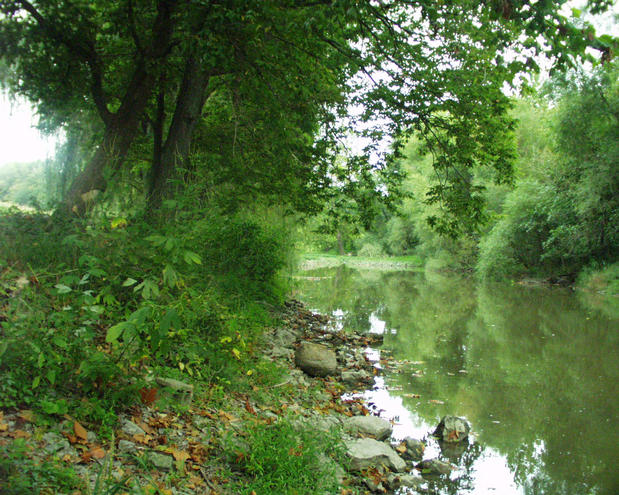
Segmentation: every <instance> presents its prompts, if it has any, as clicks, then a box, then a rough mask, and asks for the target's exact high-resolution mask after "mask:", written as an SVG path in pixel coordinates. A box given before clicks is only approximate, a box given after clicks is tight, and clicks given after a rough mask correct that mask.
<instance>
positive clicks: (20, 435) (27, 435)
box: [9, 430, 32, 438]
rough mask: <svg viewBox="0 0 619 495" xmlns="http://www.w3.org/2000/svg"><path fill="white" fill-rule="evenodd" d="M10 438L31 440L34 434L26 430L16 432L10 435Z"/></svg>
mask: <svg viewBox="0 0 619 495" xmlns="http://www.w3.org/2000/svg"><path fill="white" fill-rule="evenodd" d="M9 436H10V437H11V438H30V437H31V436H32V434H31V433H28V432H27V431H24V430H15V431H12V432H11V433H9Z"/></svg>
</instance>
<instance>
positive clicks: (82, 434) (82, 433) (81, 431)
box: [73, 421, 88, 441]
mask: <svg viewBox="0 0 619 495" xmlns="http://www.w3.org/2000/svg"><path fill="white" fill-rule="evenodd" d="M73 431H74V432H75V435H76V436H77V437H78V438H81V439H82V440H84V441H86V440H88V432H87V431H86V429H85V428H84V427H83V426H82V425H81V424H79V423H78V422H77V421H74V422H73Z"/></svg>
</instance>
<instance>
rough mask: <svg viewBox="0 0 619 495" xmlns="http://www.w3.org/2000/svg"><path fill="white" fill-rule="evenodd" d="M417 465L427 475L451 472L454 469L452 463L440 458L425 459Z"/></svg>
mask: <svg viewBox="0 0 619 495" xmlns="http://www.w3.org/2000/svg"><path fill="white" fill-rule="evenodd" d="M415 467H416V468H417V469H420V470H421V474H425V475H439V474H449V473H451V470H452V469H453V468H452V466H451V464H449V463H448V462H443V461H439V460H438V459H425V460H423V461H421V462H420V463H419V464H417V466H415Z"/></svg>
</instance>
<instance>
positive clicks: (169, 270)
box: [163, 265, 178, 288]
mask: <svg viewBox="0 0 619 495" xmlns="http://www.w3.org/2000/svg"><path fill="white" fill-rule="evenodd" d="M176 282H178V272H177V271H176V270H175V269H174V267H173V266H172V265H166V266H165V268H164V269H163V283H164V284H165V285H167V286H168V287H170V288H171V287H174V286H175V285H176Z"/></svg>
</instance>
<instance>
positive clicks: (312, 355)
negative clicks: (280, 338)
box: [294, 342, 337, 376]
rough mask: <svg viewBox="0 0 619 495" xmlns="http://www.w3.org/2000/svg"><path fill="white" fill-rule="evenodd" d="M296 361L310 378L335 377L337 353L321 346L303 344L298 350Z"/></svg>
mask: <svg viewBox="0 0 619 495" xmlns="http://www.w3.org/2000/svg"><path fill="white" fill-rule="evenodd" d="M294 360H295V363H296V365H297V366H298V367H299V368H301V369H302V370H303V371H305V373H307V374H308V375H310V376H328V375H333V374H334V373H335V370H336V369H337V360H336V358H335V352H333V351H332V350H331V349H329V348H328V347H327V346H324V345H321V344H313V343H311V342H303V343H302V344H301V345H300V346H299V348H298V349H297V350H296V352H295V356H294Z"/></svg>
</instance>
